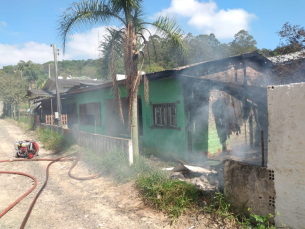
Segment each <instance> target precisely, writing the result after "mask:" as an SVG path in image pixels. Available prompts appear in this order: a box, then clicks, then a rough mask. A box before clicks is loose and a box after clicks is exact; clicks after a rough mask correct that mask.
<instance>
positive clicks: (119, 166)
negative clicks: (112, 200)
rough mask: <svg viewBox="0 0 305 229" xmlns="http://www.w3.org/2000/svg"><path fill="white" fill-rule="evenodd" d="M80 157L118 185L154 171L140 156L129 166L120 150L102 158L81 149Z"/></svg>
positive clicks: (124, 154)
mask: <svg viewBox="0 0 305 229" xmlns="http://www.w3.org/2000/svg"><path fill="white" fill-rule="evenodd" d="M82 157H83V160H84V161H85V162H87V163H88V164H89V165H91V166H93V167H94V168H95V169H97V170H99V171H101V172H102V173H103V174H104V175H108V176H110V177H112V178H113V180H114V181H116V182H118V183H126V182H129V181H131V180H133V179H135V178H136V177H137V176H138V175H139V174H142V173H144V174H146V173H150V172H151V171H154V168H153V167H152V166H151V165H149V164H148V163H147V159H146V158H144V157H142V156H140V157H139V158H138V159H137V160H135V162H134V163H133V164H132V165H129V161H128V155H127V154H126V153H123V152H122V151H120V150H112V151H110V152H108V153H106V154H103V155H102V156H98V155H97V154H95V153H93V152H92V151H90V150H88V149H82Z"/></svg>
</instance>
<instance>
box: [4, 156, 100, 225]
mask: <svg viewBox="0 0 305 229" xmlns="http://www.w3.org/2000/svg"><path fill="white" fill-rule="evenodd" d="M74 154H76V153H72V154H69V155H67V156H62V157H59V158H57V159H30V160H29V159H11V160H0V163H1V162H18V161H51V163H49V164H48V166H47V169H46V180H45V182H44V184H43V186H42V187H41V189H40V190H39V192H38V193H37V194H36V196H35V197H34V199H33V201H32V203H31V206H30V208H29V209H28V212H27V214H26V216H25V218H24V219H23V222H22V224H21V227H20V229H24V227H25V225H26V223H27V221H28V219H29V217H30V214H31V212H32V209H33V207H34V205H35V203H36V201H37V199H38V197H39V196H40V194H41V192H42V191H43V189H44V188H45V187H46V185H47V183H48V179H49V168H50V166H51V165H52V164H53V163H55V162H58V161H73V164H72V166H71V168H70V169H69V172H68V174H69V176H70V177H71V178H73V179H76V180H89V179H94V178H97V177H99V175H100V173H98V174H93V175H90V176H86V177H77V176H75V175H72V174H71V172H72V169H73V168H74V167H75V166H76V164H77V163H78V161H79V160H80V155H79V156H77V157H70V158H69V156H72V155H74ZM0 173H9V174H18V175H23V176H27V177H30V178H32V179H33V180H34V181H35V184H34V186H33V187H32V188H31V189H30V190H28V191H27V192H26V193H25V194H23V195H22V196H21V197H19V198H18V199H17V200H16V201H15V202H14V203H12V204H11V205H10V206H8V207H7V208H6V209H5V210H4V211H3V212H1V213H0V218H1V217H2V216H3V215H5V214H6V213H7V212H8V211H9V210H10V209H11V208H13V207H14V206H15V205H16V204H17V203H19V202H20V201H21V200H22V199H23V198H24V197H25V196H27V195H28V194H29V193H31V192H32V191H33V190H34V189H35V188H36V186H37V180H36V178H35V177H33V176H31V175H29V174H26V173H21V172H12V171H0Z"/></svg>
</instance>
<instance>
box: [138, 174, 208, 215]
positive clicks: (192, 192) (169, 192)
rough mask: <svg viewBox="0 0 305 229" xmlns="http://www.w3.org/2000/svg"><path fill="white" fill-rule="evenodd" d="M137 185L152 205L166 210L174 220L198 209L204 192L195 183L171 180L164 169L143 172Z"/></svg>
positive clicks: (146, 200)
mask: <svg viewBox="0 0 305 229" xmlns="http://www.w3.org/2000/svg"><path fill="white" fill-rule="evenodd" d="M136 186H137V187H138V188H139V189H140V191H141V194H142V196H143V198H144V200H145V202H147V203H148V204H149V205H150V206H151V207H153V208H155V209H159V210H162V211H164V212H166V213H167V214H168V215H169V216H170V217H171V218H172V219H173V220H175V219H177V218H178V217H179V216H181V215H182V214H183V213H184V212H185V211H187V210H191V211H192V210H195V209H198V207H200V206H201V205H202V202H201V201H200V199H201V198H202V197H203V195H204V192H203V191H201V190H199V189H198V188H196V187H195V186H194V185H192V184H189V183H186V182H183V181H180V180H171V179H169V176H168V174H167V173H166V172H164V171H156V172H153V173H150V174H143V175H141V176H139V177H138V178H137V180H136Z"/></svg>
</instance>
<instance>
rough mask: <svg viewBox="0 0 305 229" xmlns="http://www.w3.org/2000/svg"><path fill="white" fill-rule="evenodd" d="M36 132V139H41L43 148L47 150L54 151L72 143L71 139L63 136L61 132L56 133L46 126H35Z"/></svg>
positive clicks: (56, 151)
mask: <svg viewBox="0 0 305 229" xmlns="http://www.w3.org/2000/svg"><path fill="white" fill-rule="evenodd" d="M36 134H37V137H38V140H39V141H41V143H42V144H43V146H44V148H45V149H47V150H52V151H54V152H55V153H58V152H60V151H62V150H64V149H66V148H67V147H69V146H70V145H71V144H72V143H71V140H70V139H67V138H65V137H64V136H63V134H60V133H57V132H55V131H52V130H50V129H47V128H41V127H40V128H37V129H36Z"/></svg>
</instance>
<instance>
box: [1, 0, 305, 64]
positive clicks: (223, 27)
mask: <svg viewBox="0 0 305 229" xmlns="http://www.w3.org/2000/svg"><path fill="white" fill-rule="evenodd" d="M72 2H74V1H73V0H52V1H46V0H0V68H2V67H3V66H7V65H16V64H17V63H18V61H19V60H24V61H28V60H32V61H33V62H35V63H45V62H47V61H51V60H53V49H52V48H51V47H50V44H53V43H56V44H57V48H59V49H60V55H59V57H58V60H63V59H64V60H79V59H95V58H98V56H99V53H98V51H97V46H98V41H102V40H103V35H104V34H105V32H106V30H105V27H106V26H109V25H112V26H113V25H115V26H121V25H120V24H118V23H116V22H110V23H109V24H97V25H92V26H91V27H87V28H83V29H81V30H77V31H75V32H74V35H73V36H72V37H71V39H69V40H68V42H67V44H66V52H65V55H63V53H62V47H61V46H62V45H61V44H62V42H61V38H60V36H59V35H58V30H57V28H58V26H59V22H58V21H59V18H60V15H62V13H63V12H64V11H65V9H67V8H68V7H69V5H70V4H71V3H72ZM143 7H144V12H145V19H146V20H147V21H150V22H153V21H154V20H155V19H156V18H157V17H158V15H169V16H173V17H175V18H176V19H177V20H178V22H179V24H180V25H181V27H182V28H183V30H184V33H185V34H188V33H192V34H193V35H199V34H210V33H214V34H215V35H216V38H217V39H218V40H219V41H221V42H226V43H228V42H230V41H232V40H233V39H234V35H235V34H236V33H237V32H238V31H240V30H242V29H244V30H247V31H248V32H249V34H251V35H252V36H253V37H254V38H255V39H256V41H257V43H258V44H257V47H258V48H260V49H261V48H268V49H274V48H275V47H276V46H277V45H278V44H279V37H278V35H277V34H276V32H277V31H279V30H280V29H281V28H282V26H283V24H284V23H286V22H290V23H291V24H292V25H300V26H303V27H305V20H304V15H303V14H304V12H305V0H290V1H288V0H205V1H202V0H146V1H145V0H144V1H143ZM302 19H303V20H302Z"/></svg>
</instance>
